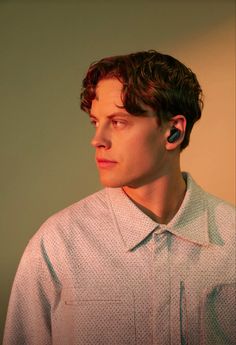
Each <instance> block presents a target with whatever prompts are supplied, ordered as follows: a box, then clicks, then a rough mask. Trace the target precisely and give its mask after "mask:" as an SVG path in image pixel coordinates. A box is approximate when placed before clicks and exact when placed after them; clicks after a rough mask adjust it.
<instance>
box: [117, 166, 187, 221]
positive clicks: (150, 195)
mask: <svg viewBox="0 0 236 345" xmlns="http://www.w3.org/2000/svg"><path fill="white" fill-rule="evenodd" d="M123 190H124V192H125V193H126V194H127V195H128V197H129V198H130V199H131V200H132V201H133V202H134V203H135V204H136V205H137V207H139V208H140V209H141V210H142V211H143V212H144V213H145V214H147V215H148V216H149V217H150V218H152V219H153V220H155V221H156V222H158V223H160V224H168V223H169V222H170V220H171V219H172V218H173V217H174V216H175V214H176V213H177V211H178V209H179V208H180V205H181V203H182V201H183V199H184V195H185V192H186V184H185V181H184V179H183V176H182V174H181V171H180V169H178V170H177V171H173V170H171V173H169V174H166V175H163V176H161V177H159V178H158V179H157V180H155V181H153V182H151V183H149V184H148V185H144V186H141V187H138V188H132V187H128V186H125V187H123Z"/></svg>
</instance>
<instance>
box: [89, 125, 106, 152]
mask: <svg viewBox="0 0 236 345" xmlns="http://www.w3.org/2000/svg"><path fill="white" fill-rule="evenodd" d="M91 145H92V146H93V147H95V148H105V149H106V150H108V149H109V148H110V147H111V140H110V138H109V135H108V133H105V131H104V130H102V129H100V128H96V132H95V135H94V137H93V138H92V140H91Z"/></svg>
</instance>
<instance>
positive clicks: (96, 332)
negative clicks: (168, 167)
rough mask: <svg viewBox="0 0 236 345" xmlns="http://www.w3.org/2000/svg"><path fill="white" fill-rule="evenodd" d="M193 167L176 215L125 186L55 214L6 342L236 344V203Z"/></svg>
mask: <svg viewBox="0 0 236 345" xmlns="http://www.w3.org/2000/svg"><path fill="white" fill-rule="evenodd" d="M184 177H185V179H186V182H187V192H186V195H185V198H184V201H183V203H182V205H181V207H180V209H179V211H178V212H177V214H176V215H175V217H174V218H173V219H172V220H171V222H170V223H169V224H167V225H163V224H158V223H156V222H155V221H153V220H152V219H151V218H149V217H148V216H147V215H145V214H144V213H143V212H142V211H141V210H140V209H138V208H137V207H136V205H135V204H134V203H133V202H132V201H131V200H130V199H129V198H128V197H127V195H126V194H125V193H124V192H123V190H122V189H120V188H114V189H112V188H105V189H103V190H101V191H99V192H97V193H95V194H93V195H91V196H89V197H87V198H85V199H83V200H81V201H79V202H78V203H75V204H73V205H72V206H70V207H68V208H66V209H64V210H63V211H61V212H59V213H57V214H55V215H53V216H52V217H50V218H49V219H48V220H47V221H46V222H45V223H44V224H43V225H42V227H41V228H40V229H39V231H38V232H37V233H36V234H35V235H34V236H33V238H32V239H31V240H30V242H29V244H28V246H27V248H26V250H25V252H24V254H23V257H22V259H21V261H20V264H19V267H18V270H17V274H16V277H15V280H14V284H13V288H12V293H11V298H10V303H9V308H8V314H7V321H6V327H5V337H4V342H3V344H4V345H13V344H17V345H24V344H27V345H47V344H53V345H75V344H76V345H80V344H81V345H92V344H93V345H108V344H109V345H113V344H114V345H128V344H129V345H132V344H136V345H141V344H142V345H151V344H156V345H169V344H170V345H186V344H188V345H223V344H224V345H233V344H236V334H235V332H236V320H235V316H236V312H235V298H236V297H235V248H236V247H235V225H234V222H235V213H234V208H233V207H232V206H230V205H228V204H227V203H225V202H224V201H222V200H219V199H218V198H216V197H213V196H211V195H209V194H207V193H205V192H204V191H203V190H202V189H201V188H200V187H199V186H198V185H197V184H196V183H195V182H194V181H193V179H192V178H191V177H190V175H188V174H184Z"/></svg>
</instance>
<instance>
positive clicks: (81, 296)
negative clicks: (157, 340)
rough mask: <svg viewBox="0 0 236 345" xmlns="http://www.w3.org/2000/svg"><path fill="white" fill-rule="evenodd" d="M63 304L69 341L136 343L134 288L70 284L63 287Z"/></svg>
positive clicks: (63, 316)
mask: <svg viewBox="0 0 236 345" xmlns="http://www.w3.org/2000/svg"><path fill="white" fill-rule="evenodd" d="M61 308H62V309H63V310H61V312H62V318H63V320H64V322H62V327H64V328H65V333H66V343H67V344H70V345H71V344H84V345H85V344H86V345H90V344H91V345H92V344H93V345H94V344H97V345H100V344H101V345H106V344H107V345H108V344H109V345H110V344H117V345H118V344H119V345H126V344H127V345H128V344H129V345H132V344H136V340H135V316H134V315H135V310H134V297H133V293H132V291H130V290H127V289H126V290H123V291H122V290H119V291H116V290H115V289H108V288H103V289H99V288H95V287H94V288H91V287H89V288H88V289H82V288H76V287H73V288H67V289H64V290H62V295H61ZM61 321H62V320H61ZM63 325H64V326H63ZM61 339H62V338H61Z"/></svg>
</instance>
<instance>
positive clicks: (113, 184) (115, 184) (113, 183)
mask: <svg viewBox="0 0 236 345" xmlns="http://www.w3.org/2000/svg"><path fill="white" fill-rule="evenodd" d="M100 182H101V184H102V185H103V186H104V187H109V188H122V187H124V186H126V184H127V183H125V181H118V180H115V179H105V178H100Z"/></svg>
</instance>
